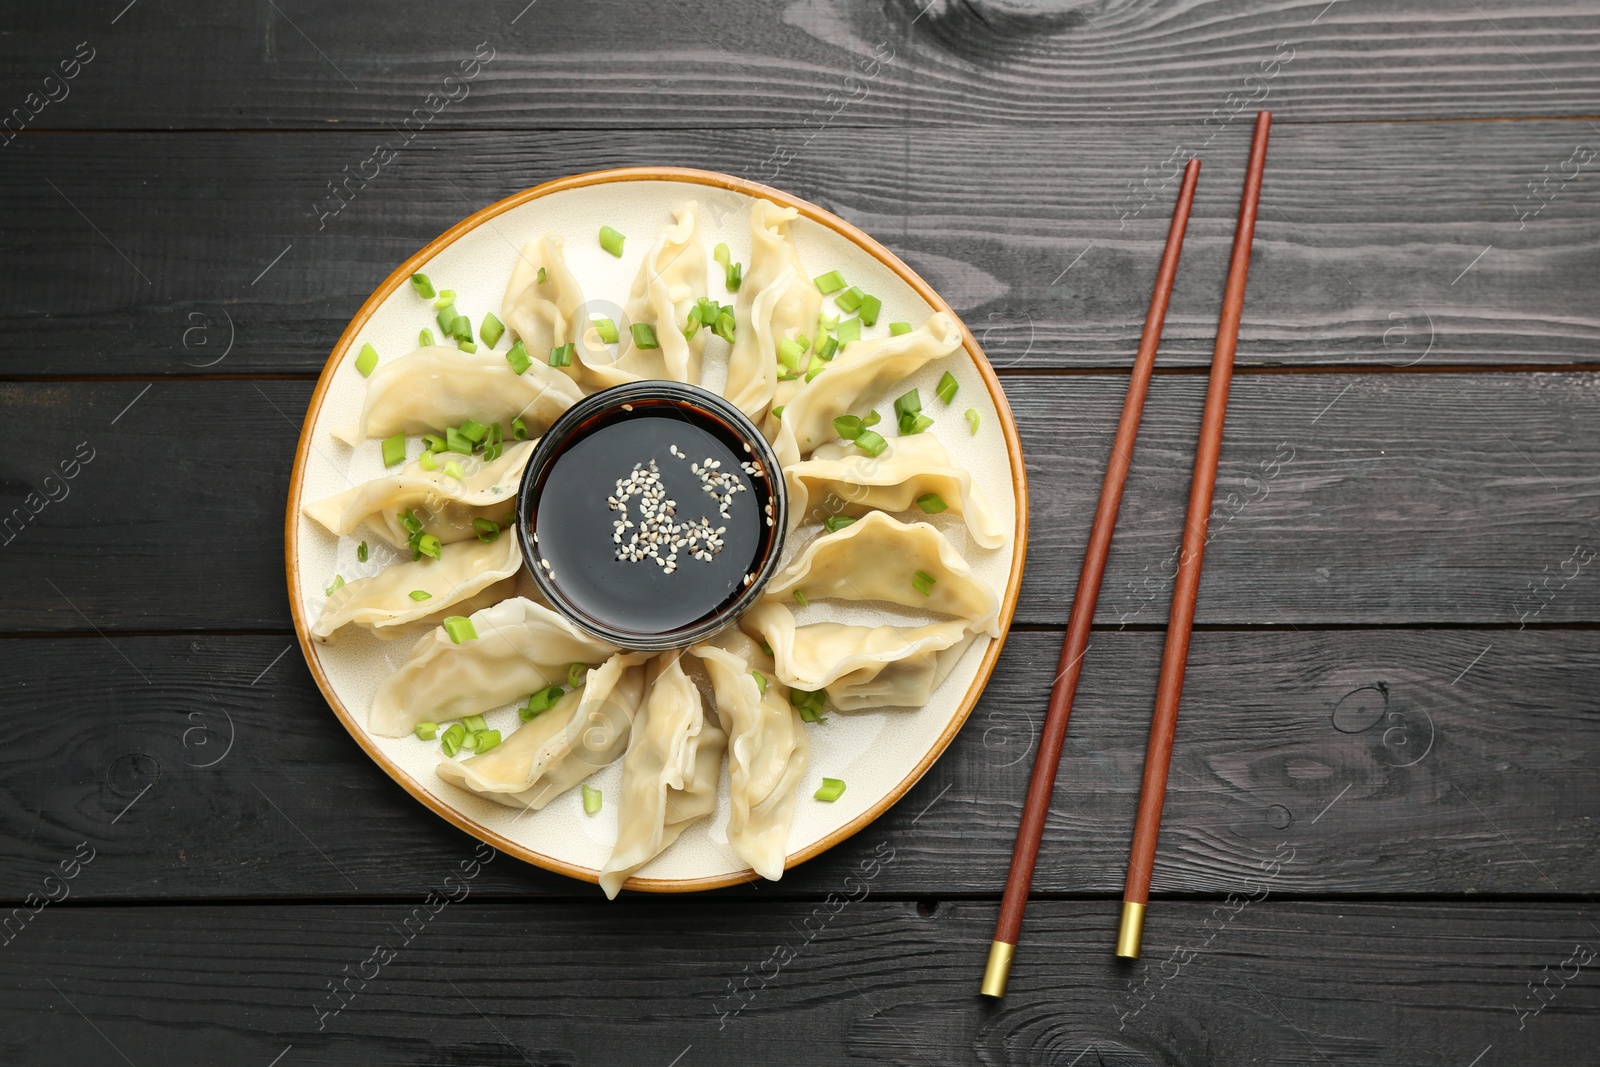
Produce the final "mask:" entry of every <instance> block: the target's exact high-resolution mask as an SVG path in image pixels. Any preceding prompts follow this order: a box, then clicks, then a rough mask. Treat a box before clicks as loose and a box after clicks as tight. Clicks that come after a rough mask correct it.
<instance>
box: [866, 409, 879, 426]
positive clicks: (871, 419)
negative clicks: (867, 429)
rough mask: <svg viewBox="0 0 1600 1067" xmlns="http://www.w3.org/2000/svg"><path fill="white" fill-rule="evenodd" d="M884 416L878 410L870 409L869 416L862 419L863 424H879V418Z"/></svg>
mask: <svg viewBox="0 0 1600 1067" xmlns="http://www.w3.org/2000/svg"><path fill="white" fill-rule="evenodd" d="M882 418H883V416H882V415H879V414H878V413H877V412H876V411H869V412H867V417H866V418H864V419H862V420H861V425H863V426H876V425H878V420H880V419H882Z"/></svg>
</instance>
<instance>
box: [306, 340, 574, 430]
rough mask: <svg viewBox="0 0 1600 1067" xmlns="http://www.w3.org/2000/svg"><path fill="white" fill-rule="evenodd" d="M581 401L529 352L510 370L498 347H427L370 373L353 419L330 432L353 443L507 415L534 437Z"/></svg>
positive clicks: (570, 384)
mask: <svg viewBox="0 0 1600 1067" xmlns="http://www.w3.org/2000/svg"><path fill="white" fill-rule="evenodd" d="M530 355H532V353H530ZM582 398H583V393H582V391H580V390H579V389H578V386H577V383H575V382H574V381H573V380H572V379H571V378H569V377H567V376H566V375H565V374H562V373H561V372H560V371H558V370H556V369H555V368H554V367H551V366H548V365H547V364H546V363H545V362H544V361H543V360H541V359H539V358H538V357H537V356H535V358H534V361H533V365H532V366H531V367H529V368H528V369H527V371H525V372H524V373H522V374H518V373H517V372H516V371H514V370H512V369H511V364H510V363H508V362H506V354H505V353H504V352H495V351H492V350H490V349H489V348H487V347H484V348H481V349H479V350H478V351H477V352H463V351H461V350H459V349H455V348H446V347H445V346H444V345H430V346H429V347H427V348H419V349H417V350H416V351H415V352H412V353H410V354H409V355H404V356H401V357H400V358H399V359H397V360H394V361H393V362H392V363H386V364H384V365H383V366H381V367H379V368H378V369H377V370H376V371H374V372H373V374H372V377H371V378H370V379H368V381H367V399H366V402H365V403H364V404H363V405H362V408H361V421H360V422H359V423H358V424H357V425H355V426H353V427H347V428H345V429H343V430H335V431H334V436H335V437H338V438H339V439H340V440H342V441H344V442H346V443H347V444H352V445H353V444H356V443H358V442H359V441H360V440H361V439H362V438H363V437H391V436H393V435H394V434H397V433H407V434H421V433H437V432H440V431H442V430H444V428H445V427H447V426H459V425H460V424H461V423H462V422H464V421H466V420H467V419H476V420H477V421H478V422H481V423H483V424H484V425H485V426H488V425H490V424H492V423H496V422H498V423H500V424H502V425H503V426H506V427H509V426H510V425H511V420H512V419H514V418H521V419H522V421H523V422H524V423H526V424H527V427H528V432H529V434H530V435H532V436H537V435H539V434H541V433H543V432H544V431H545V429H546V428H547V427H549V425H550V424H551V423H552V422H554V421H556V419H557V418H558V417H559V416H560V415H561V413H562V412H563V411H565V410H567V409H568V408H569V407H571V406H572V405H573V404H575V403H577V402H578V401H579V400H581V399H582ZM507 436H510V435H509V434H507Z"/></svg>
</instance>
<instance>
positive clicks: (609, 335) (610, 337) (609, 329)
mask: <svg viewBox="0 0 1600 1067" xmlns="http://www.w3.org/2000/svg"><path fill="white" fill-rule="evenodd" d="M589 325H591V326H593V327H594V329H595V332H596V333H598V334H599V335H600V340H602V341H604V342H605V343H606V344H608V345H614V344H616V343H617V324H616V323H615V322H612V321H611V320H610V319H607V318H598V319H590V320H589Z"/></svg>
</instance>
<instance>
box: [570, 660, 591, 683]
mask: <svg viewBox="0 0 1600 1067" xmlns="http://www.w3.org/2000/svg"><path fill="white" fill-rule="evenodd" d="M588 680H589V668H588V667H587V666H586V665H585V664H582V663H574V664H573V665H572V666H570V667H568V668H567V688H568V689H581V688H583V683H585V682H587V681H588Z"/></svg>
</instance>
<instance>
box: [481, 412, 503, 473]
mask: <svg viewBox="0 0 1600 1067" xmlns="http://www.w3.org/2000/svg"><path fill="white" fill-rule="evenodd" d="M505 439H506V432H505V431H504V430H502V429H501V428H500V424H499V423H498V422H497V423H495V424H494V425H493V426H490V427H489V443H488V444H486V445H484V446H483V459H484V462H486V463H493V462H494V461H495V460H497V459H499V458H500V453H501V452H502V451H503V449H504V445H505Z"/></svg>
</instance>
